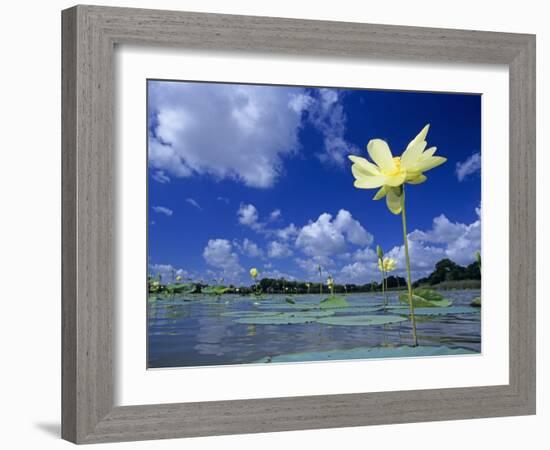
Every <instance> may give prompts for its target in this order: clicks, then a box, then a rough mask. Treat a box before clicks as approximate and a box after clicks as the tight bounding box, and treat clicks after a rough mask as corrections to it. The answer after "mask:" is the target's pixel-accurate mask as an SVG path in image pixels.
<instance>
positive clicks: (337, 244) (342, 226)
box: [296, 209, 373, 256]
mask: <svg viewBox="0 0 550 450" xmlns="http://www.w3.org/2000/svg"><path fill="white" fill-rule="evenodd" d="M372 239H373V237H372V235H371V234H370V233H369V232H367V231H366V230H365V229H364V228H363V227H362V226H361V224H360V223H359V222H358V221H357V220H355V219H353V217H352V215H351V214H350V212H349V211H346V210H344V209H341V210H340V211H338V214H337V215H336V217H335V218H334V220H333V219H332V215H331V214H328V213H323V214H321V215H320V216H319V218H318V219H317V220H316V221H315V222H310V223H309V224H307V225H305V226H304V227H302V229H301V230H300V231H299V233H298V237H297V238H296V246H297V247H298V248H300V249H301V250H302V251H303V252H304V253H305V254H306V255H309V256H330V255H335V254H338V253H342V252H345V251H346V244H347V242H349V243H351V244H355V245H368V244H370V243H371V242H372Z"/></svg>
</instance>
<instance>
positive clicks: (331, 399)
mask: <svg viewBox="0 0 550 450" xmlns="http://www.w3.org/2000/svg"><path fill="white" fill-rule="evenodd" d="M117 44H146V45H151V44H154V45H159V46H177V47H182V48H191V49H197V50H226V51H235V50H238V51H244V52H261V53H277V54H293V55H321V56H326V57H331V58H341V57H345V58H356V59H361V58H371V57H381V58H392V59H397V60H399V59H406V60H408V61H410V60H416V61H428V62H430V61H438V62H440V61H452V62H462V63H483V64H505V65H507V66H508V68H509V82H510V98H509V102H510V103H509V104H510V112H509V114H510V115H509V118H510V122H509V123H510V128H509V139H510V177H509V180H507V181H508V182H509V189H510V237H509V242H510V279H509V292H510V298H509V302H510V303H509V305H510V319H509V327H510V334H509V336H510V340H509V352H510V353H509V361H510V366H509V370H510V372H509V374H510V378H509V384H507V385H499V386H483V387H468V388H447V389H433V390H416V391H399V392H381V393H357V394H342V395H318V396H306V397H285V398H274V399H251V400H235V401H214V402H200V403H174V404H159V405H142V406H117V407H115V406H114V402H113V398H114V396H113V378H114V373H113V348H112V342H113V325H114V323H113V322H114V320H113V307H114V269H115V267H114V261H113V256H114V255H113V250H112V249H113V248H114V239H115V236H114V231H113V230H114V216H115V215H114V209H115V206H116V205H115V196H114V192H113V189H114V185H115V180H114V176H115V175H114V155H113V153H114V151H115V148H114V138H113V135H114V130H113V116H114V113H113V102H114V92H113V89H114V88H113V85H114V75H113V74H114V67H113V52H114V48H115V46H116V45H117ZM62 53H63V56H62V84H63V86H62V107H63V112H62V120H63V127H62V153H63V155H62V175H63V181H62V197H63V198H62V203H63V217H62V226H63V231H62V234H63V237H62V241H63V245H62V257H63V274H62V375H63V380H62V407H63V412H62V437H63V438H64V439H67V440H69V441H72V442H76V443H94V442H108V441H127V440H140V439H160V438H179V437H188V436H208V435H222V434H234V433H258V432H272V431H284V430H301V429H316V428H334V427H350V426H361V425H371V424H387V423H403V422H415V421H437V420H450V419H466V418H476V417H496V416H511V415H524V414H534V413H535V389H536V386H535V263H536V257H535V36H533V35H526V34H508V33H494V32H483V31H464V30H449V29H435V28H417V27H404V26H387V25H371V24H360V23H341V22H328V21H309V20H295V19H281V18H267V17H247V16H234V15H219V14H203V13H188V12H173V11H156V10H142V9H126V8H108V7H97V6H75V7H73V8H70V9H67V10H65V11H63V13H62ZM502 132H503V133H504V132H507V131H506V130H502ZM500 181H501V182H502V181H506V180H500Z"/></svg>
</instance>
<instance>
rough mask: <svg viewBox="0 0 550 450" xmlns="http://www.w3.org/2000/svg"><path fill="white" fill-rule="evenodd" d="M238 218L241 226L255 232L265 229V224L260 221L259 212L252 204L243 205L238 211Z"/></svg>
mask: <svg viewBox="0 0 550 450" xmlns="http://www.w3.org/2000/svg"><path fill="white" fill-rule="evenodd" d="M237 217H238V218H239V223H240V224H241V225H245V226H247V227H250V228H252V229H253V230H256V231H257V230H259V229H260V228H262V227H263V224H261V223H260V222H259V221H258V219H259V215H258V210H257V209H256V207H255V206H254V205H252V204H246V203H241V205H240V206H239V210H238V211H237Z"/></svg>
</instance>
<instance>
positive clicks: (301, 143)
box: [147, 80, 481, 283]
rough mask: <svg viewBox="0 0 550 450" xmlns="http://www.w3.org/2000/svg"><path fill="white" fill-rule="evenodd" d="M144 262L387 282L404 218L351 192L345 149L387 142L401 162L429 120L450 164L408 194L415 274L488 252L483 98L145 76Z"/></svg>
mask: <svg viewBox="0 0 550 450" xmlns="http://www.w3.org/2000/svg"><path fill="white" fill-rule="evenodd" d="M147 86H148V87H147V88H148V123H149V127H148V149H149V156H148V157H149V161H148V166H149V169H148V221H149V223H148V265H149V272H150V273H153V274H156V273H161V274H163V275H164V276H165V277H166V276H168V274H169V273H171V272H172V271H176V272H177V273H180V274H182V275H184V276H186V277H190V278H193V279H194V280H199V279H202V280H203V281H206V282H212V280H213V279H220V278H224V280H225V282H227V283H230V282H231V283H249V276H248V270H249V269H250V268H251V267H257V268H258V270H260V272H261V276H270V277H285V278H288V279H291V278H295V279H300V280H305V279H311V280H316V279H317V277H318V275H317V273H316V267H317V265H318V264H321V265H322V266H323V268H324V270H325V273H331V274H332V275H333V276H334V278H335V279H336V281H337V282H342V283H343V282H346V283H366V282H370V281H371V280H373V279H378V278H379V273H378V271H377V268H376V255H375V252H374V249H375V248H376V245H377V244H378V245H380V246H381V247H382V248H383V249H384V251H385V252H386V253H387V254H389V255H390V256H392V257H395V258H396V259H397V261H398V270H397V273H399V274H403V273H404V261H403V248H402V244H403V242H402V231H401V220H400V217H399V216H395V215H393V214H391V213H390V212H389V211H388V209H387V207H386V204H385V201H384V200H381V201H373V200H372V197H373V195H374V194H375V192H376V191H375V190H362V189H356V188H354V187H353V180H354V179H353V176H352V174H351V170H350V167H351V162H350V161H349V160H348V159H347V155H349V154H356V155H361V156H364V157H367V152H366V144H367V143H368V141H369V140H370V139H373V138H381V139H384V140H386V141H387V142H388V144H389V146H390V148H391V149H392V152H393V154H394V155H395V156H399V155H400V154H401V153H402V151H403V150H404V149H405V147H406V146H407V144H408V143H409V141H410V140H411V139H413V138H414V137H415V136H416V134H417V133H418V132H419V131H420V130H421V129H422V127H423V126H424V125H426V124H427V123H429V124H430V131H429V133H428V136H427V142H428V147H431V146H436V147H437V148H438V150H437V153H436V154H438V155H440V156H445V157H446V158H447V162H446V163H445V164H443V165H442V166H439V167H437V168H435V169H433V170H431V171H429V172H427V173H426V175H427V176H428V181H426V182H425V183H423V184H420V185H415V186H408V188H407V213H408V225H409V232H410V235H409V236H410V249H411V258H412V266H413V278H418V277H420V276H424V275H426V274H428V273H429V272H431V271H432V270H433V267H434V264H435V263H436V262H437V261H438V260H440V259H442V258H445V257H449V258H451V259H453V260H455V261H456V262H458V263H460V264H468V263H470V262H471V261H473V259H474V256H473V255H474V252H475V251H476V250H479V249H480V241H481V226H480V208H481V203H480V201H481V182H480V180H481V179H480V165H481V163H480V162H481V158H480V152H481V96H479V95H467V94H441V93H415V92H400V91H376V90H365V89H357V90H352V89H338V88H320V89H319V88H304V87H288V86H259V85H238V84H221V83H220V84H215V83H195V82H177V81H176V82H174V81H153V80H149V81H148V85H147Z"/></svg>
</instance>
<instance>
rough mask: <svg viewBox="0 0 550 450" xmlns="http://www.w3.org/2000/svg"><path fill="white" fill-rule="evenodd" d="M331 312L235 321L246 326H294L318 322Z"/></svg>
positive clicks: (305, 312)
mask: <svg viewBox="0 0 550 450" xmlns="http://www.w3.org/2000/svg"><path fill="white" fill-rule="evenodd" d="M332 314H333V313H332V312H331V311H304V312H282V313H278V314H276V315H272V316H250V317H243V318H240V319H237V320H235V322H237V323H242V324H246V325H292V324H303V323H310V322H317V320H318V319H319V318H322V317H327V316H330V315H332Z"/></svg>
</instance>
